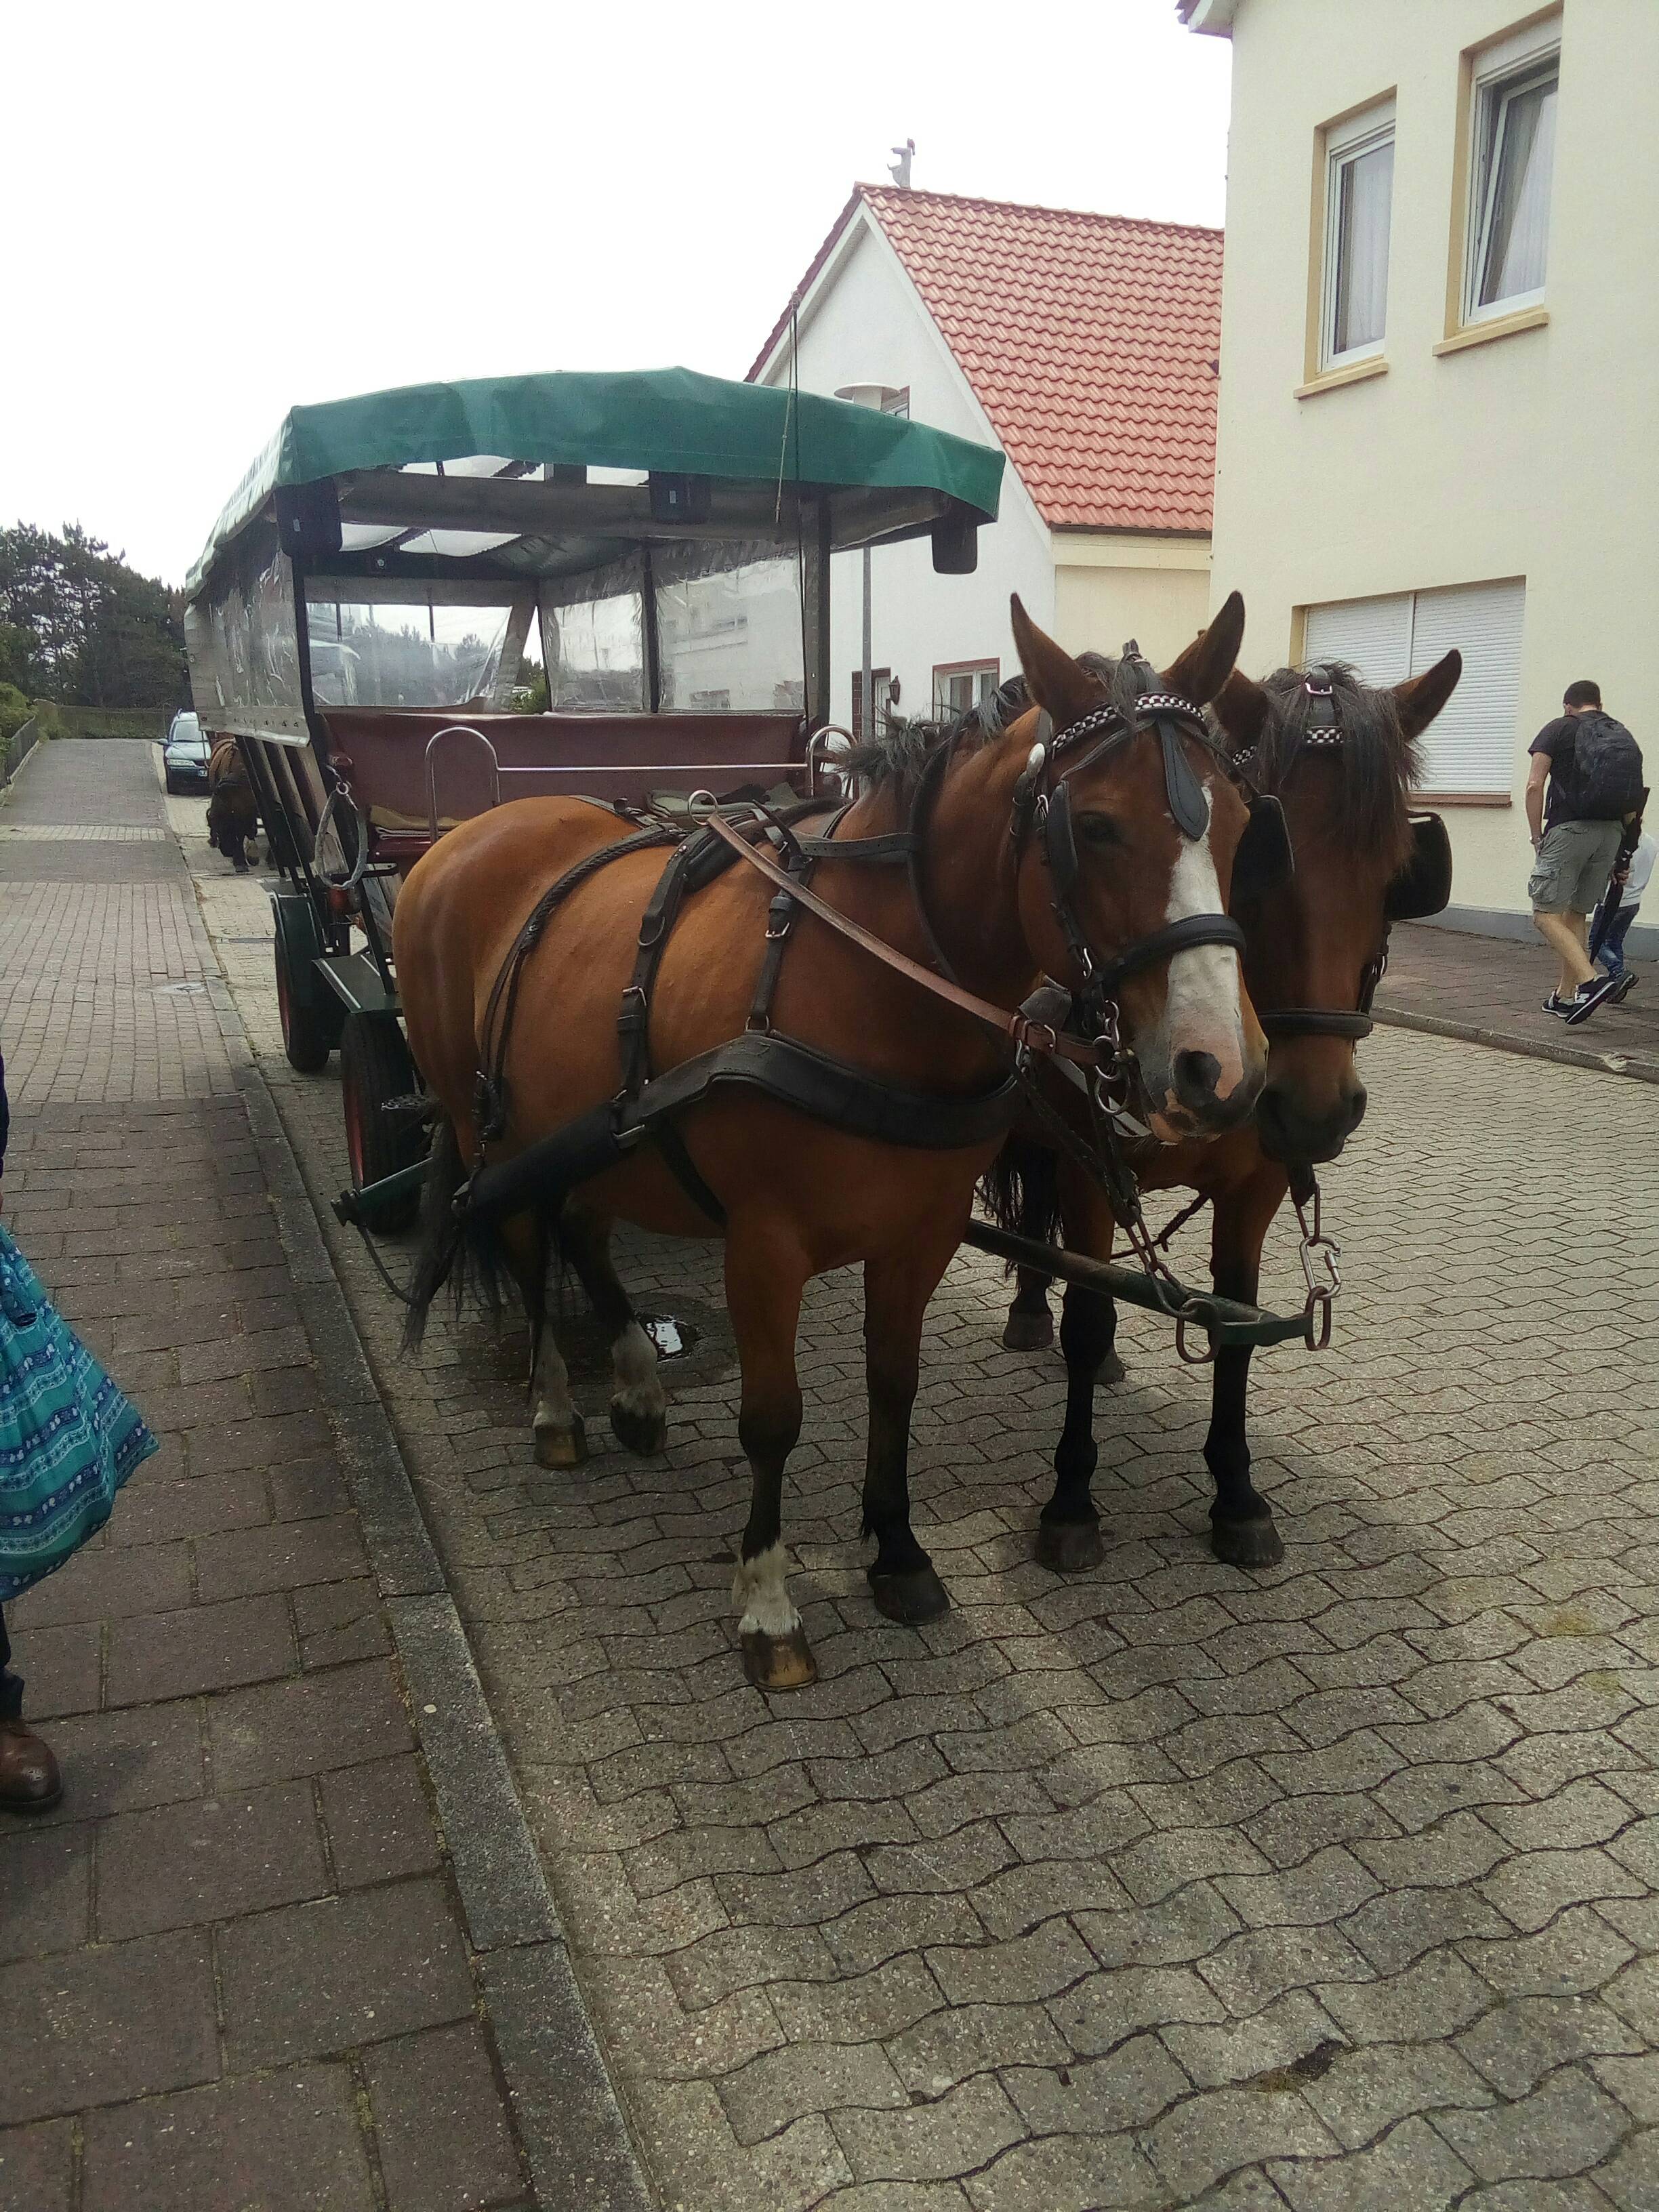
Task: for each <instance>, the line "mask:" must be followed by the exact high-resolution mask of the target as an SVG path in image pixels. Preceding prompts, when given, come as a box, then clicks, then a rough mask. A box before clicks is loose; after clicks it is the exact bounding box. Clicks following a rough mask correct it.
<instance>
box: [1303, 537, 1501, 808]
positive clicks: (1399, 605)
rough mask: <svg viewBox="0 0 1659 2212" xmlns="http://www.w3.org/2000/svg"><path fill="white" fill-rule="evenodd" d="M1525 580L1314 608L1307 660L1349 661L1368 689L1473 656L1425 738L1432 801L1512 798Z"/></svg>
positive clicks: (1307, 627)
mask: <svg viewBox="0 0 1659 2212" xmlns="http://www.w3.org/2000/svg"><path fill="white" fill-rule="evenodd" d="M1526 605H1527V586H1526V583H1525V580H1524V579H1523V578H1522V577H1519V576H1506V577H1504V578H1501V579H1499V580H1497V581H1495V582H1492V583H1481V584H1455V585H1453V586H1450V587H1449V589H1446V590H1442V591H1431V592H1389V593H1388V594H1386V595H1385V596H1384V597H1382V598H1379V599H1338V600H1334V601H1332V602H1330V603H1328V604H1327V605H1323V606H1314V607H1310V608H1308V610H1307V612H1306V619H1305V623H1304V634H1303V646H1302V658H1303V661H1304V665H1306V666H1308V667H1316V666H1318V665H1321V664H1322V663H1323V662H1326V661H1330V660H1346V661H1347V662H1348V663H1349V664H1350V665H1352V667H1354V668H1357V669H1358V671H1359V673H1360V676H1361V677H1362V678H1364V681H1365V682H1366V683H1367V684H1400V683H1403V682H1404V681H1405V679H1406V678H1407V677H1408V676H1420V675H1421V674H1422V673H1423V671H1424V670H1425V669H1426V668H1432V667H1433V666H1434V665H1435V663H1436V662H1437V660H1439V659H1442V658H1443V655H1444V654H1445V653H1448V652H1449V650H1450V648H1451V647H1453V646H1455V647H1456V648H1457V650H1458V651H1459V653H1462V656H1463V673H1462V677H1461V678H1459V680H1458V685H1457V689H1456V690H1455V691H1454V692H1453V693H1452V696H1451V697H1450V699H1449V701H1448V702H1447V703H1446V704H1445V706H1443V708H1441V710H1440V712H1439V714H1437V715H1436V717H1435V719H1434V720H1433V721H1432V722H1431V724H1430V725H1429V727H1428V729H1427V731H1426V732H1425V734H1424V737H1423V739H1422V751H1423V781H1422V786H1421V788H1422V790H1423V792H1424V793H1425V795H1428V796H1432V795H1434V794H1436V793H1438V794H1439V795H1441V796H1442V797H1450V796H1452V795H1456V796H1459V797H1462V798H1464V799H1507V798H1508V797H1509V796H1510V793H1511V791H1512V789H1513V787H1514V783H1515V772H1516V714H1517V713H1518V711H1519V707H1520V695H1521V632H1522V623H1523V620H1524V617H1525V614H1526Z"/></svg>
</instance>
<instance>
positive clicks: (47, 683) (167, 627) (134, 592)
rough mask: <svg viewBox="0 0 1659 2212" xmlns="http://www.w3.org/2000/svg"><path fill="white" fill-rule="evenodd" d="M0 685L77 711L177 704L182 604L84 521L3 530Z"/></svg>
mask: <svg viewBox="0 0 1659 2212" xmlns="http://www.w3.org/2000/svg"><path fill="white" fill-rule="evenodd" d="M0 680H4V681H6V682H9V683H12V684H16V685H17V687H18V688H19V689H20V690H24V691H27V692H28V693H29V694H31V695H32V696H35V697H45V698H50V699H55V700H58V701H60V702H64V704H66V705H71V706H83V707H172V706H177V705H179V704H180V703H181V702H184V701H185V699H186V698H187V697H188V694H189V684H188V679H187V677H186V673H185V638H184V605H183V601H182V599H181V598H180V595H179V593H178V592H173V591H170V590H169V589H168V588H167V586H166V585H165V584H162V583H161V582H159V581H158V580H155V579H154V578H152V577H149V576H141V575H139V574H138V573H137V570H136V569H134V568H129V567H128V565H127V563H126V562H125V560H124V559H122V557H121V556H119V555H118V554H112V553H111V551H110V550H109V547H108V545H107V544H106V543H105V542H104V540H103V539H102V538H94V537H91V536H90V535H89V534H88V532H86V531H85V530H83V529H82V527H81V526H80V524H79V523H74V522H71V523H66V524H65V525H64V531H63V534H62V535H61V536H58V535H55V534H54V533H53V532H50V531H46V530H40V529H37V528H36V527H34V526H33V525H32V524H29V523H19V524H18V525H17V526H16V527H15V529H11V530H0Z"/></svg>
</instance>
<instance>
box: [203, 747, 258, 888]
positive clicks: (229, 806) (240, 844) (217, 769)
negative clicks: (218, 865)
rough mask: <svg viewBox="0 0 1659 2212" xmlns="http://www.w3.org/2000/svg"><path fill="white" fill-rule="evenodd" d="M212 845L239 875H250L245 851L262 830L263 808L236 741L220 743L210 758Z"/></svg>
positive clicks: (209, 811) (209, 830)
mask: <svg viewBox="0 0 1659 2212" xmlns="http://www.w3.org/2000/svg"><path fill="white" fill-rule="evenodd" d="M207 824H208V843H209V844H210V845H216V846H217V847H218V848H219V850H220V851H221V852H222V854H224V856H225V858H226V859H227V860H228V861H229V862H230V864H231V866H233V867H234V869H235V871H236V872H237V873H238V875H245V874H246V872H247V854H246V852H245V850H244V849H243V848H244V847H245V846H246V842H247V840H248V839H249V838H250V837H252V836H253V835H254V834H255V832H256V831H257V830H258V827H259V806H258V800H257V799H255V798H254V796H253V786H252V782H251V781H249V779H248V772H247V767H246V763H245V762H244V761H243V758H242V753H241V748H240V745H238V744H237V742H236V740H235V738H218V739H216V742H215V744H214V747H213V750H212V752H211V753H210V755H209V756H208V811H207Z"/></svg>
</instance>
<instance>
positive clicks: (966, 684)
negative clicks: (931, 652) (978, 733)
mask: <svg viewBox="0 0 1659 2212" xmlns="http://www.w3.org/2000/svg"><path fill="white" fill-rule="evenodd" d="M998 666H999V663H998V662H996V661H994V660H950V661H946V662H945V663H944V664H943V665H942V666H940V667H938V668H935V669H934V671H933V712H934V713H935V714H966V713H967V712H968V710H969V708H970V707H977V706H978V704H979V702H980V701H981V699H988V698H989V697H990V696H991V694H992V692H993V691H994V690H996V688H997V670H998Z"/></svg>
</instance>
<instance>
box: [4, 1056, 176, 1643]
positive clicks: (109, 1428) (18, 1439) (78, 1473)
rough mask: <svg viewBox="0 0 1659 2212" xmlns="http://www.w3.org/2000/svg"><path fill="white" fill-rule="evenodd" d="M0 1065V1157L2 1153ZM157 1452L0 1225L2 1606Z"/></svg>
mask: <svg viewBox="0 0 1659 2212" xmlns="http://www.w3.org/2000/svg"><path fill="white" fill-rule="evenodd" d="M4 1086H5V1073H4V1068H3V1065H0V1158H3V1152H4V1146H5V1087H4ZM155 1449H156V1444H155V1437H153V1436H151V1434H150V1432H149V1430H148V1429H147V1428H146V1427H145V1426H144V1424H143V1421H142V1420H141V1419H140V1418H139V1416H138V1414H137V1411H136V1410H135V1408H134V1407H132V1406H131V1405H129V1403H128V1402H127V1401H126V1399H125V1397H123V1395H121V1393H120V1391H119V1390H118V1389H116V1387H115V1385H114V1383H112V1382H111V1381H110V1379H109V1377H108V1376H107V1375H106V1374H105V1372H104V1370H103V1369H102V1368H101V1367H100V1365H99V1364H98V1362H97V1361H96V1360H95V1359H94V1358H93V1356H92V1354H91V1353H90V1352H88V1350H87V1348H86V1346H85V1345H84V1344H82V1341H81V1340H80V1338H79V1337H78V1336H76V1334H75V1332H74V1331H73V1330H72V1329H71V1328H69V1326H68V1325H67V1323H66V1322H64V1321H63V1320H62V1319H61V1318H60V1317H59V1316H58V1314H57V1313H56V1312H54V1311H53V1310H52V1303H51V1301H50V1300H49V1299H48V1298H47V1297H46V1292H45V1291H43V1290H42V1289H41V1287H40V1284H39V1282H38V1281H37V1280H36V1279H35V1275H34V1271H33V1268H32V1267H30V1266H29V1264H28V1261H27V1260H26V1259H25V1258H24V1257H23V1255H22V1254H21V1252H20V1251H19V1250H18V1249H17V1247H16V1246H15V1244H14V1243H12V1241H11V1238H10V1237H9V1236H8V1235H7V1233H6V1231H5V1229H4V1227H3V1226H0V1605H3V1604H5V1603H6V1602H7V1601H9V1600H10V1599H12V1598H15V1597H16V1596H17V1595H19V1593H20V1592H21V1591H23V1590H26V1589H28V1588H29V1586H30V1584H31V1583H38V1582H39V1581H40V1578H41V1577H42V1576H43V1575H49V1574H50V1573H51V1572H52V1569H53V1568H54V1567H61V1566H62V1565H63V1564H64V1560H65V1559H68V1558H69V1557H70V1554H71V1553H74V1552H76V1551H78V1550H79V1549H80V1547H81V1546H82V1544H84V1543H85V1542H86V1541H87V1538H88V1536H90V1535H91V1534H94V1531H95V1530H97V1529H99V1528H102V1527H103V1525H104V1523H105V1522H106V1521H107V1520H108V1518H109V1516H110V1510H111V1508H112V1506H113V1505H114V1503H115V1493H116V1492H117V1491H118V1489H119V1488H120V1487H121V1485H122V1484H123V1483H124V1482H125V1480H126V1479H127V1477H128V1476H129V1475H130V1474H131V1473H132V1470H133V1469H134V1468H136V1467H137V1465H138V1463H139V1462H140V1461H141V1460H145V1459H148V1458H149V1455H150V1454H151V1453H152V1452H153V1451H154V1450H155Z"/></svg>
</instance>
